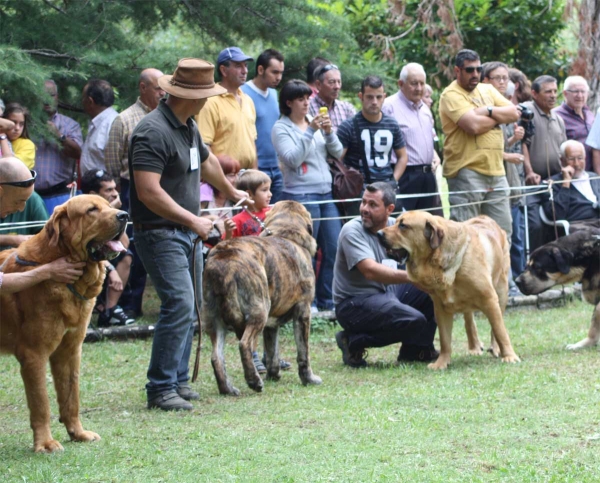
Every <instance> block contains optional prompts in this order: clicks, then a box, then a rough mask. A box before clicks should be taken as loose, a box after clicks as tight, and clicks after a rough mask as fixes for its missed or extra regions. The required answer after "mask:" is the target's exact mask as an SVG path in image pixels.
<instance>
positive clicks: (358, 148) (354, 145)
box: [337, 75, 408, 215]
mask: <svg viewBox="0 0 600 483" xmlns="http://www.w3.org/2000/svg"><path fill="white" fill-rule="evenodd" d="M358 98H359V99H360V101H361V103H362V110H361V111H360V112H359V113H357V114H356V115H355V116H354V117H353V118H351V119H347V120H345V121H344V122H343V123H342V124H341V125H340V127H339V128H338V131H337V135H338V138H339V139H340V141H341V143H342V146H344V151H343V154H342V160H343V161H344V164H345V165H346V166H349V167H351V168H354V169H357V170H359V171H360V172H361V173H362V174H363V176H364V178H365V184H370V183H374V182H376V181H385V182H387V183H389V184H391V185H392V187H393V188H394V191H396V192H397V188H398V180H399V179H400V177H401V176H402V174H403V173H404V170H405V169H406V163H407V161H408V156H407V154H406V142H405V140H404V136H403V135H402V131H401V130H400V126H399V125H398V123H397V122H396V120H395V119H394V118H393V117H390V116H386V115H385V114H383V113H382V112H381V106H382V105H383V101H384V100H385V90H384V87H383V81H382V80H381V78H380V77H378V76H375V75H370V76H367V77H365V79H364V80H363V81H362V83H361V86H360V92H359V93H358ZM392 150H393V151H394V153H395V154H396V157H397V159H398V161H397V162H396V164H392ZM358 206H359V205H358V204H357V206H356V207H354V206H352V207H351V208H350V210H348V207H347V208H346V210H347V211H350V212H351V213H348V214H353V215H357V214H358ZM401 209H402V204H401V202H400V200H396V211H400V210H401Z"/></svg>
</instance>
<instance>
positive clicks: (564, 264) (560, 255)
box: [552, 247, 573, 275]
mask: <svg viewBox="0 0 600 483" xmlns="http://www.w3.org/2000/svg"><path fill="white" fill-rule="evenodd" d="M552 256H553V257H554V261H555V262H556V268H558V271H559V272H560V273H562V274H565V275H566V274H567V273H569V271H570V270H571V262H572V261H573V255H572V254H571V253H569V252H566V251H563V250H561V249H560V248H558V247H554V248H553V249H552Z"/></svg>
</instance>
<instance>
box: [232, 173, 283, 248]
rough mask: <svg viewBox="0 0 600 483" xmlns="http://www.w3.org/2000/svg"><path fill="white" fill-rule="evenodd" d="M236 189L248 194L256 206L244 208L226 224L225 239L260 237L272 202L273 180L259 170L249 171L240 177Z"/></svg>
mask: <svg viewBox="0 0 600 483" xmlns="http://www.w3.org/2000/svg"><path fill="white" fill-rule="evenodd" d="M236 187H237V189H239V190H242V191H245V192H246V193H248V196H249V198H250V199H251V200H253V201H254V204H253V205H251V206H249V207H248V208H244V210H243V211H242V212H241V213H238V214H237V215H235V216H234V217H233V218H231V221H229V220H228V221H226V222H225V239H226V240H229V239H230V238H233V237H238V236H248V235H254V236H256V235H260V232H261V231H262V230H263V226H262V222H263V221H264V220H265V216H266V215H267V211H269V209H270V208H269V203H270V202H271V197H272V196H273V195H272V194H271V178H269V176H268V175H267V174H265V173H263V172H262V171H258V170H257V169H247V170H244V171H241V172H240V174H239V175H238V179H237V183H236Z"/></svg>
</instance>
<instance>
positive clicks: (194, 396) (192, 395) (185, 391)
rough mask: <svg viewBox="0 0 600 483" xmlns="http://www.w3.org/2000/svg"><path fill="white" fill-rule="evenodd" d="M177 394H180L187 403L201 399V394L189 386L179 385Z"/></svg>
mask: <svg viewBox="0 0 600 483" xmlns="http://www.w3.org/2000/svg"><path fill="white" fill-rule="evenodd" d="M177 394H179V397H180V398H181V399H185V400H186V401H197V400H198V399H200V394H198V393H197V392H196V391H193V390H192V388H191V387H190V385H189V384H179V386H177Z"/></svg>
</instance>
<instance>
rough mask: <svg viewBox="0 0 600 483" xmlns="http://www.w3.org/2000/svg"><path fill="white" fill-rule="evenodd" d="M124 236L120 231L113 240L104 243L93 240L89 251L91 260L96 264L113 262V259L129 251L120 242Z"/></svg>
mask: <svg viewBox="0 0 600 483" xmlns="http://www.w3.org/2000/svg"><path fill="white" fill-rule="evenodd" d="M122 234H123V232H122V231H120V232H119V233H118V234H117V236H115V237H114V238H113V239H112V240H108V241H103V242H95V241H94V240H92V241H91V242H90V243H88V247H87V251H88V255H89V256H90V259H92V260H93V261H95V262H99V261H102V260H112V259H113V258H116V257H118V256H119V254H120V253H122V252H125V251H127V250H126V248H125V247H124V246H123V244H122V243H121V242H120V241H119V238H121V235H122Z"/></svg>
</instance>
